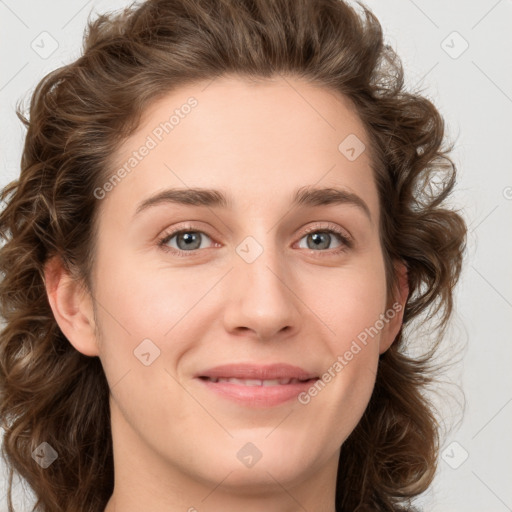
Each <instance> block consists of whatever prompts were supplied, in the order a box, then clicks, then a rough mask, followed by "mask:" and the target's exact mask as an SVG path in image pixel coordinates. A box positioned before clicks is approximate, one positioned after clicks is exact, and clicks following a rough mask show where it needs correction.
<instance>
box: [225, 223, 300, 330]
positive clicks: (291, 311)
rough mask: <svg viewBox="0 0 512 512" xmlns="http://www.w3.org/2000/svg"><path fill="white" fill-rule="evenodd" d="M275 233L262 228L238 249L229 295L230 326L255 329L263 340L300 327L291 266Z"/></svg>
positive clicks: (227, 318)
mask: <svg viewBox="0 0 512 512" xmlns="http://www.w3.org/2000/svg"><path fill="white" fill-rule="evenodd" d="M274 234H275V233H274V231H269V232H266V231H264V230H263V229H262V230H261V232H260V233H259V234H255V235H248V236H247V237H245V238H244V239H243V240H242V241H241V242H240V243H239V244H238V245H237V246H236V248H235V251H236V255H235V256H236V257H235V259H234V262H235V263H234V266H235V268H234V269H233V272H232V273H231V280H230V283H231V285H230V286H231V288H230V291H229V292H228V293H229V295H230V296H231V301H230V304H229V306H228V310H229V311H228V313H227V314H226V321H227V323H228V324H229V326H228V327H229V328H231V329H234V328H248V329H251V330H253V331H254V332H255V333H256V334H257V335H258V337H260V338H270V337H272V336H274V335H276V334H277V333H278V332H279V331H281V330H282V329H283V328H285V327H287V328H288V329H290V328H291V327H296V323H297V321H298V318H299V314H298V311H297V301H296V300H294V294H293V293H292V292H291V288H292V286H291V283H290V282H289V281H290V279H291V273H290V271H289V269H290V267H288V266H287V265H286V261H285V257H286V255H285V254H284V252H283V250H282V249H283V247H281V245H279V244H277V243H276V241H275V240H274V238H275V237H274Z"/></svg>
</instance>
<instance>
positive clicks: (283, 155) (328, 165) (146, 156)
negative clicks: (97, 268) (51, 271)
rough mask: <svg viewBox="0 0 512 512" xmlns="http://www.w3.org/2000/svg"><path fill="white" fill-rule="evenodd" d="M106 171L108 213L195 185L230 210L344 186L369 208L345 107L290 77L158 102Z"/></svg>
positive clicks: (360, 129)
mask: <svg viewBox="0 0 512 512" xmlns="http://www.w3.org/2000/svg"><path fill="white" fill-rule="evenodd" d="M121 169H123V170H124V171H123V172H119V171H120V170H121ZM109 171H110V174H107V176H113V175H114V174H116V173H117V174H118V175H119V174H121V175H122V177H121V179H115V180H110V181H112V183H113V186H111V187H109V189H110V190H109V192H108V194H107V199H108V200H107V201H105V203H109V204H110V203H113V204H114V205H116V207H117V209H118V208H124V209H125V210H127V209H130V210H133V211H135V209H136V206H137V205H138V204H139V203H140V200H141V199H143V198H145V197H148V196H150V195H151V194H154V193H155V192H158V191H162V190H164V189H166V188H177V187H180V188H194V187H204V188H215V189H223V190H225V191H227V195H229V197H231V198H233V202H232V204H231V206H233V207H234V208H239V209H241V210H243V209H247V208H253V209H258V208H260V209H261V211H263V209H268V208H271V207H272V205H275V204H277V203H279V202H280V201H281V200H282V201H285V200H286V201H290V200H291V198H292V192H293V191H295V190H296V189H298V188H300V187H303V186H313V185H316V186H318V187H320V186H321V187H334V186H343V188H344V189H347V190H348V191H350V192H353V193H356V194H357V195H363V196H364V197H365V202H366V203H367V204H368V207H369V209H370V210H371V211H374V210H377V209H378V200H377V195H376V189H375V185H374V179H373V171H372V168H371V157H370V152H369V141H368V140H367V135H366V133H365V130H364V126H363V124H362V123H361V121H360V119H359V117H358V115H357V112H356V110H355V108H354V107H353V105H352V103H351V102H350V101H349V100H348V99H347V98H345V97H344V96H342V95H341V94H339V93H335V92H334V91H332V90H330V89H327V88H325V87H322V86H319V85H316V84H315V85H313V84H310V83H307V82H305V81H303V80H298V79H297V78H293V77H284V76H280V77H278V78H273V79H271V80H258V81H250V80H247V79H245V78H241V77H235V76H230V77H222V78H217V79H215V80H213V81H207V82H198V83H195V84H193V85H189V86H185V87H182V88H179V89H177V90H175V91H173V92H171V93H169V94H167V95H165V96H163V97H161V98H159V99H158V100H157V101H155V102H153V103H152V104H151V105H150V106H149V108H147V110H146V111H145V112H144V115H143V117H142V119H141V122H140V124H139V127H138V128H137V130H136V131H135V132H134V133H133V134H132V135H131V136H130V137H129V138H128V139H126V140H125V141H124V142H123V144H122V145H121V147H120V148H119V150H118V151H117V152H116V154H115V155H114V156H113V159H112V163H111V165H110V169H109ZM118 178H119V176H118ZM102 207H107V205H106V204H104V205H102ZM267 211H268V210H267Z"/></svg>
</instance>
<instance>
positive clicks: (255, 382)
mask: <svg viewBox="0 0 512 512" xmlns="http://www.w3.org/2000/svg"><path fill="white" fill-rule="evenodd" d="M207 379H208V380H209V381H210V382H231V383H232V384H238V385H239V386H280V385H286V384H296V383H298V382H304V381H301V380H299V379H265V380H260V379H235V378H234V377H230V378H225V377H219V378H214V377H207Z"/></svg>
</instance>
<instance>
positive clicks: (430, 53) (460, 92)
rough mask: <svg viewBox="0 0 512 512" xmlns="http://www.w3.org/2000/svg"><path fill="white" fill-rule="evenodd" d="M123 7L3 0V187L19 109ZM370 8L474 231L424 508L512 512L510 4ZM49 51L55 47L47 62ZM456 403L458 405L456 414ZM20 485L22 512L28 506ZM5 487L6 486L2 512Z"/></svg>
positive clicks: (17, 140) (422, 2) (115, 2)
mask: <svg viewBox="0 0 512 512" xmlns="http://www.w3.org/2000/svg"><path fill="white" fill-rule="evenodd" d="M127 4H128V2H127V1H125V0H124V1H123V0H104V1H97V0H92V1H89V2H85V1H83V2H81V1H77V0H73V1H70V0H68V1H64V0H58V1H52V2H51V3H49V2H40V1H35V0H30V1H29V0H18V1H15V0H0V34H1V36H0V40H1V47H0V59H1V60H0V63H1V74H0V116H1V119H2V123H1V127H0V129H1V151H0V159H1V161H0V186H4V185H5V184H6V183H7V182H8V181H10V180H11V179H14V178H16V177H17V175H18V173H19V159H20V155H21V150H22V142H23V136H24V129H23V128H22V126H21V123H20V122H19V121H18V120H17V118H16V116H15V114H14V107H15V102H16V100H18V99H19V98H21V97H22V96H23V95H25V94H26V93H27V92H30V91H31V90H33V88H34V86H35V85H36V84H37V82H38V81H39V80H40V79H41V78H42V77H43V76H44V75H45V74H46V73H48V72H49V71H51V70H53V69H55V68H57V67H59V66H60V65H62V64H66V63H68V62H70V61H71V60H74V59H76V58H77V57H78V56H79V53H80V47H81V38H82V32H83V29H84V26H85V22H86V18H87V16H88V15H89V13H90V12H91V11H93V12H105V11H108V10H114V9H117V8H119V7H121V6H125V5H127ZM366 5H368V6H369V7H370V8H371V9H372V10H373V11H374V12H375V14H376V15H377V17H378V18H379V19H380V21H381V23H382V25H383V27H384V30H385V34H386V38H387V42H388V43H389V44H391V45H392V46H393V47H394V48H395V49H396V50H397V51H398V54H399V55H400V57H401V58H402V61H403V64H404V67H405V71H406V81H407V84H408V87H409V88H414V87H418V86H420V87H422V89H423V90H424V94H425V95H426V96H427V97H429V98H430V99H431V100H432V101H433V102H434V103H435V104H436V105H437V106H438V108H439V110H440V111H441V113H442V115H443V117H444V119H445V121H446V127H447V134H448V137H449V138H450V139H451V140H455V141H456V143H457V147H456V150H455V151H454V153H453V154H452V157H453V159H454V161H455V163H456V165H457V167H458V169H459V184H458V190H457V193H456V195H455V196H454V198H453V200H452V204H454V205H455V206H457V207H460V208H462V209H463V211H464V214H465V217H466V219H467V222H468V224H469V231H470V233H469V240H468V241H469V245H468V252H467V259H466V267H465V269H464V272H463V275H462V278H461V282H460V285H459V287H458V290H457V294H456V300H457V302H456V310H455V315H454V320H453V322H452V327H451V329H450V331H449V333H448V338H449V341H447V345H446V346H447V347H452V346H453V347H462V348H461V349H460V350H459V351H458V352H457V354H459V355H458V356H457V357H456V358H454V360H456V359H457V358H458V359H461V360H462V362H461V363H456V364H454V365H453V366H452V367H451V368H450V370H449V372H448V373H447V377H446V378H447V380H450V381H451V382H452V385H451V386H445V387H443V388H442V390H441V391H440V396H441V401H440V406H442V407H443V408H444V409H443V410H444V416H445V418H446V420H447V422H448V423H450V422H451V423H452V426H451V430H449V431H448V433H447V435H446V437H445V438H444V439H443V448H442V456H441V460H440V461H439V472H438V475H437V477H436V480H435V481H434V485H433V486H432V488H431V490H430V491H429V492H428V493H426V494H425V495H424V496H422V497H421V499H420V500H419V501H418V504H419V505H422V506H424V508H425V510H426V511H432V512H458V511H461V512H462V511H464V512H482V511H485V512H504V511H507V510H511V511H512V487H511V486H510V482H512V469H511V454H512V450H511V448H512V442H511V436H510V427H511V425H512V403H511V402H512V385H511V381H512V375H511V372H510V364H511V362H512V358H511V354H512V343H510V328H511V327H512V325H511V317H512V315H511V313H512V279H511V278H510V277H511V274H512V272H511V261H512V241H511V233H512V230H511V227H512V226H511V224H512V222H511V220H512V217H511V213H512V173H511V172H510V162H511V160H512V158H511V157H512V154H511V147H512V122H511V118H512V58H511V55H512V30H511V27H512V1H511V0H499V1H496V0H488V1H487V0H486V1H484V0H480V1H470V2H468V1H465V0H452V1H451V2H450V3H448V2H446V1H444V0H429V1H427V0H415V1H412V0H401V1H398V0H368V1H366ZM43 32H47V33H48V34H50V36H49V35H46V34H43V35H41V33H43ZM454 32H457V34H454ZM52 45H58V47H57V48H56V50H55V51H54V52H53V53H52V54H51V55H47V54H45V52H47V53H49V52H50V51H51V50H52V49H53V48H52ZM466 45H468V48H467V49H466V50H465V51H463V50H464V48H465V47H466ZM36 49H37V50H36ZM447 354H448V357H454V356H450V352H449V351H448V352H447ZM457 384H458V385H460V387H461V388H462V389H463V391H464V394H465V397H466V405H465V412H464V416H463V418H462V419H460V417H458V416H457V414H456V412H453V411H457V406H456V400H459V401H460V396H459V395H460V394H459V395H458V394H457V388H456V387H454V386H456V385H457ZM452 394H453V396H454V398H453V399H454V400H455V402H453V404H452V405H449V403H448V399H449V396H451V395H452ZM454 404H455V405H454ZM457 420H459V421H457ZM0 469H2V471H5V468H4V467H3V466H0ZM16 481H17V480H16ZM17 482H18V483H17V486H16V489H17V496H18V504H19V505H18V506H19V509H17V511H18V510H19V511H20V512H22V511H24V510H28V507H27V506H28V504H29V503H30V502H31V496H30V492H29V491H26V492H25V494H24V493H23V492H22V490H23V486H22V485H21V483H20V482H19V481H17ZM4 489H5V482H4V481H3V480H0V511H1V512H3V511H4V510H6V505H5V498H4V495H5V490H4ZM311 512H312V511H311Z"/></svg>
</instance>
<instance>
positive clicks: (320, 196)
mask: <svg viewBox="0 0 512 512" xmlns="http://www.w3.org/2000/svg"><path fill="white" fill-rule="evenodd" d="M166 203H173V204H181V205H189V206H206V207H217V208H225V209H229V208H232V205H233V201H232V200H231V198H230V197H229V196H228V195H227V194H225V193H224V192H222V191H220V190H216V189H211V188H173V189H166V190H163V191H161V192H158V193H157V194H155V195H153V196H150V197H148V198H147V199H145V200H144V201H142V202H141V203H140V204H139V205H138V207H137V209H136V211H135V214H134V217H135V216H136V215H138V214H140V213H141V212H142V211H144V210H147V209H148V208H150V207H154V206H157V205H160V204H166ZM340 204H346V205H351V206H356V207H357V208H358V209H359V210H361V211H362V212H363V213H364V214H365V215H366V216H367V217H368V219H369V220H370V222H371V220H372V216H371V212H370V209H369V208H368V205H367V204H366V203H365V202H364V201H363V200H362V199H361V198H360V197H359V196H358V195H357V194H354V193H353V192H349V191H348V190H343V189H339V188H333V187H328V188H315V187H312V186H304V187H300V188H298V189H297V190H296V191H295V193H294V195H293V198H292V202H291V205H292V206H325V205H340Z"/></svg>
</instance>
